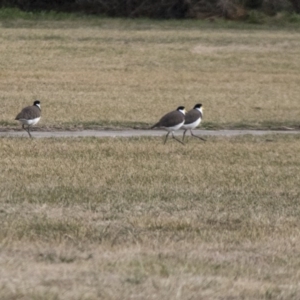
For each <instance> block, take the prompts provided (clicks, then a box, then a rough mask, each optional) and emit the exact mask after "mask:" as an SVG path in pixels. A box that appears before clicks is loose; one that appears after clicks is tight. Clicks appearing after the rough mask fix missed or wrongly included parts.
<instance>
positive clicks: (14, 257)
mask: <svg viewBox="0 0 300 300" xmlns="http://www.w3.org/2000/svg"><path fill="white" fill-rule="evenodd" d="M299 148H300V138H299V136H298V135H293V136H276V135H273V136H268V137H250V136H246V137H238V138H230V139H225V138H211V139H209V140H208V141H207V142H206V143H202V142H200V141H198V140H196V139H192V138H189V139H188V143H187V145H186V146H181V145H180V144H179V143H177V142H175V141H168V143H167V145H165V146H164V145H162V141H161V140H160V139H157V138H135V139H133V138H132V139H96V138H85V139H79V138H78V139H45V140H41V139H40V140H30V139H28V138H22V139H16V138H11V139H7V138H2V139H0V152H1V165H0V226H1V227H0V228H1V230H0V265H1V268H0V298H1V299H298V298H299V297H300V286H299V282H300V273H299V262H300V260H299V251H300V232H299V226H300V224H299V222H300V221H299V220H300V218H299V214H300V211H299V203H298V202H299V196H300V188H299V180H300V175H299V174H300V173H299V167H300V165H299V159H298V157H299V155H298V153H299Z"/></svg>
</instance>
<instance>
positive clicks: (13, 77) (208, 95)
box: [0, 19, 300, 129]
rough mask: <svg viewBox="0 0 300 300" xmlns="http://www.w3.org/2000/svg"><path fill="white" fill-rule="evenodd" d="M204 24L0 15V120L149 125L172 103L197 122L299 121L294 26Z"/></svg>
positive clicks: (298, 38)
mask: <svg viewBox="0 0 300 300" xmlns="http://www.w3.org/2000/svg"><path fill="white" fill-rule="evenodd" d="M222 25H223V26H228V25H226V23H222V24H221V25H219V24H218V23H216V24H214V23H213V24H209V25H208V24H207V23H203V22H196V21H194V22H191V21H189V22H186V23H185V22H180V21H177V22H175V21H169V22H164V21H161V22H159V21H132V20H129V21H126V20H108V19H98V20H97V19H95V20H91V21H90V22H89V21H81V20H77V21H56V22H53V21H52V22H51V21H36V22H34V21H14V22H9V21H7V20H6V21H2V27H1V36H0V57H1V68H0V79H1V80H0V89H1V95H0V101H1V108H0V113H1V121H0V125H1V126H6V127H7V126H9V127H17V126H18V124H17V123H16V122H15V121H14V118H15V116H16V114H17V113H18V112H19V110H20V109H21V108H23V107H24V106H26V105H31V104H32V102H33V100H35V99H40V100H41V102H42V108H43V118H42V120H41V122H40V123H39V126H40V127H43V128H49V129H50V128H53V127H58V128H72V129H73V128H74V127H75V128H82V127H83V128H91V127H94V126H106V127H107V126H109V127H115V126H127V127H133V126H137V125H138V126H147V125H149V124H153V123H155V122H156V121H157V120H158V119H159V118H160V117H161V116H162V115H163V114H165V113H166V112H168V111H171V110H173V109H176V108H177V106H179V105H184V106H186V108H187V109H190V108H192V107H193V106H194V105H195V104H196V103H198V102H200V103H202V104H203V106H204V109H205V111H204V112H205V118H204V122H203V127H204V128H237V127H239V128H241V127H242V128H245V127H248V128H281V127H282V126H292V127H297V128H299V115H300V107H299V95H300V84H299V78H300V30H299V29H298V30H297V29H296V28H294V29H284V28H283V29H270V28H265V27H259V26H258V25H257V26H256V27H255V26H254V27H253V26H252V27H249V28H248V27H242V25H241V26H240V28H239V26H238V25H236V26H235V28H232V29H230V28H225V29H224V28H222V27H221V26H222Z"/></svg>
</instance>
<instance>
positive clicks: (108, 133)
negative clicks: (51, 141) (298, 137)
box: [0, 129, 300, 138]
mask: <svg viewBox="0 0 300 300" xmlns="http://www.w3.org/2000/svg"><path fill="white" fill-rule="evenodd" d="M193 132H194V134H196V135H199V136H202V137H205V136H225V137H231V136H237V135H246V134H250V135H266V134H300V131H276V130H199V129H198V130H193ZM182 134H183V131H182V130H181V131H177V132H176V133H175V135H176V136H180V135H181V136H182ZM164 135H166V131H164V130H141V129H129V130H82V131H33V132H32V136H33V137H35V138H51V137H55V138H59V137H99V138H103V137H141V136H164ZM189 135H190V133H187V136H189ZM0 137H28V134H27V133H26V132H25V131H6V132H0Z"/></svg>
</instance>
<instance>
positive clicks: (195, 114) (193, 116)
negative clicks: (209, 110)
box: [182, 103, 205, 141]
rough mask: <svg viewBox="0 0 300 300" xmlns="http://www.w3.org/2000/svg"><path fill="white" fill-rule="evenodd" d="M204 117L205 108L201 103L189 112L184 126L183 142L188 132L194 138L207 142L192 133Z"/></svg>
mask: <svg viewBox="0 0 300 300" xmlns="http://www.w3.org/2000/svg"><path fill="white" fill-rule="evenodd" d="M202 117H203V107H202V104H201V103H198V104H196V105H195V106H194V108H193V109H191V110H189V111H188V112H187V113H186V115H185V121H184V124H183V125H182V129H184V132H183V137H182V141H184V137H185V134H186V132H187V131H188V130H189V131H190V132H191V135H192V136H193V137H196V138H198V139H201V140H203V141H205V139H204V138H202V137H200V136H197V135H195V134H193V132H192V129H195V128H196V127H197V126H198V125H199V124H200V123H201V120H202Z"/></svg>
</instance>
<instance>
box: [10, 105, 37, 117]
mask: <svg viewBox="0 0 300 300" xmlns="http://www.w3.org/2000/svg"><path fill="white" fill-rule="evenodd" d="M40 116H41V110H40V109H39V108H38V107H37V106H36V105H32V106H27V107H25V108H23V109H22V111H21V112H20V113H19V114H18V115H17V116H16V120H20V119H25V120H32V119H36V118H39V117H40Z"/></svg>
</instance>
